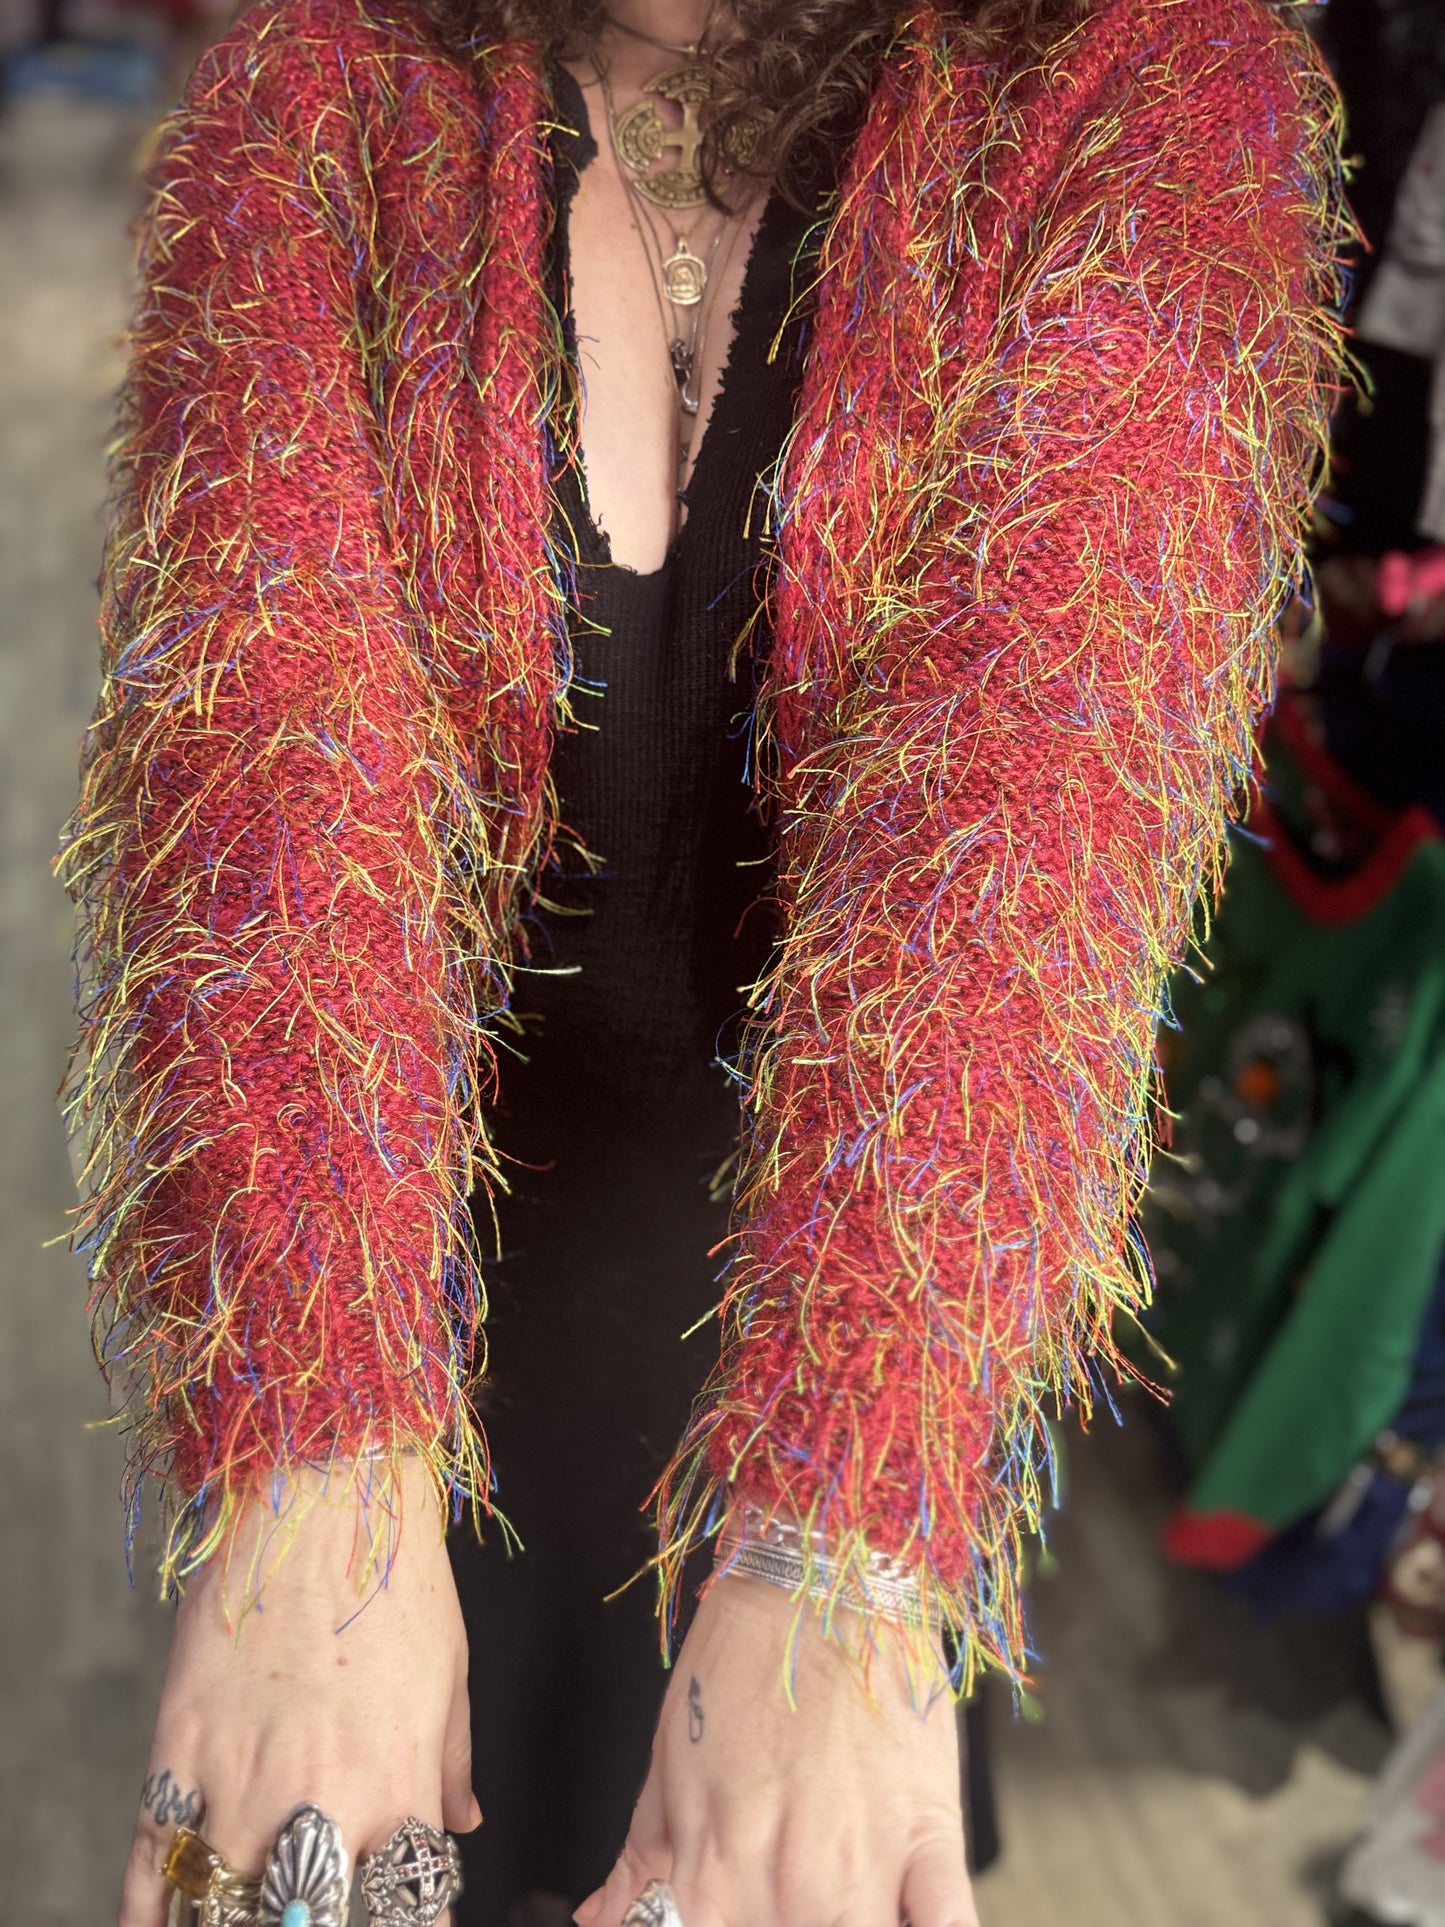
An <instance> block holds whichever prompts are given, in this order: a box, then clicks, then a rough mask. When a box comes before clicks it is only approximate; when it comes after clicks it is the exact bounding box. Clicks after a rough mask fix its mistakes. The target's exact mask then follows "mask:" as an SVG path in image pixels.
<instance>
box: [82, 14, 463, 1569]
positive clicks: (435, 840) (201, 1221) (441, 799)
mask: <svg viewBox="0 0 1445 1927" xmlns="http://www.w3.org/2000/svg"><path fill="white" fill-rule="evenodd" d="M303 15H304V9H298V8H291V9H289V11H288V10H285V9H277V8H275V7H267V6H262V7H258V8H256V9H253V10H252V13H251V14H250V15H249V16H248V18H247V21H246V22H244V23H243V24H242V26H240V27H238V28H237V29H235V30H233V32H232V33H231V34H230V35H228V36H227V37H226V38H225V39H224V40H223V41H222V42H221V43H220V45H219V46H218V47H217V48H216V49H215V50H213V52H212V53H210V54H209V55H208V56H207V57H206V58H205V59H204V60H203V61H202V63H201V65H200V67H199V69H198V70H197V73H196V75H195V77H194V78H193V80H192V82H191V84H190V87H189V90H188V93H187V96H186V99H185V102H184V104H183V105H182V107H181V108H180V109H179V110H178V111H177V112H176V113H175V114H174V115H173V116H172V118H171V119H170V121H169V122H168V124H167V127H166V129H165V131H164V135H163V139H162V143H161V146H160V150H159V152H158V154H157V157H156V159H155V160H154V161H153V163H152V165H151V168H150V171H149V178H148V199H147V205H146V208H145V211H144V213H143V215H142V217H141V219H140V222H139V228H138V234H139V242H140V249H139V265H140V291H139V295H138V299H137V303H136V307H135V310H134V318H133V323H132V327H131V330H130V335H129V364H128V365H129V373H128V377H127V379H126V382H125V385H124V389H123V394H122V399H121V407H120V415H119V425H118V431H117V434H116V437H115V443H114V465H113V499H112V512H111V516H110V522H109V528H108V542H107V550H106V555H105V560H104V567H103V573H102V616H101V630H102V654H103V686H102V693H101V697H100V700H99V704H98V708H97V711H96V714H95V716H94V719H93V723H92V726H91V728H90V731H89V734H88V737H87V741H86V745H85V749H84V758H83V790H82V795H81V799H80V802H79V805H78V807H77V810H76V812H75V814H74V816H73V819H72V821H71V822H70V824H69V825H68V826H67V832H66V839H65V846H64V849H63V854H62V859H61V865H62V874H63V876H64V878H65V880H66V882H67V885H68V887H69V889H70V890H71V892H72V894H73V895H74V897H75V898H76V900H77V902H78V905H79V907H80V914H81V926H82V949H81V971H80V1003H81V1018H82V1035H81V1041H80V1045H79V1048H78V1051H77V1054H76V1057H75V1060H74V1064H73V1067H72V1072H71V1075H70V1078H69V1081H68V1087H67V1097H68V1107H69V1115H70V1118H71V1121H72V1123H73V1125H74V1126H75V1128H76V1129H77V1130H78V1131H79V1132H80V1133H81V1134H82V1137H83V1140H84V1147H85V1148H84V1157H85V1165H86V1172H85V1193H86V1197H85V1203H84V1206H83V1217H82V1220H81V1226H80V1230H79V1232H78V1234H77V1242H78V1244H79V1246H80V1248H81V1249H82V1250H83V1251H84V1252H85V1253H86V1254H87V1257H88V1260H89V1266H90V1272H91V1277H92V1280H93V1285H94V1293H93V1300H92V1309H93V1314H94V1324H95V1333H96V1340H97V1347H98V1350H99V1353H100V1356H101V1359H102V1362H103V1364H104V1365H105V1366H106V1367H107V1369H108V1370H109V1372H110V1373H112V1374H113V1375H114V1378H115V1380H116V1381H117V1382H118V1388H119V1390H120V1392H121V1395H122V1399H123V1406H124V1420H125V1424H126V1428H127V1431H128V1434H129V1439H130V1447H131V1456H130V1465H129V1488H128V1489H129V1495H130V1499H131V1502H132V1507H133V1509H134V1506H135V1504H136V1502H137V1501H138V1499H139V1495H140V1493H141V1491H142V1489H143V1482H144V1481H145V1479H146V1477H147V1475H153V1476H154V1477H155V1478H156V1479H158V1480H159V1481H160V1482H161V1484H162V1486H163V1487H164V1489H165V1492H166V1494H167V1497H168V1499H169V1502H170V1503H169V1529H168V1537H167V1539H166V1543H165V1547H164V1553H163V1558H162V1566H163V1573H164V1577H165V1579H166V1580H168V1581H169V1580H174V1579H176V1578H183V1577H184V1575H185V1573H186V1572H187V1571H188V1570H189V1569H190V1568H191V1567H192V1566H193V1565H194V1564H196V1563H197V1562H198V1561H199V1560H200V1559H202V1558H204V1557H205V1556H207V1554H208V1552H209V1551H210V1550H211V1549H213V1548H214V1546H215V1545H216V1544H217V1543H218V1540H219V1535H220V1534H221V1533H222V1532H223V1531H224V1529H225V1527H226V1525H227V1524H228V1523H229V1521H230V1519H231V1518H232V1517H233V1516H234V1511H235V1506H236V1501H237V1499H238V1497H239V1496H240V1495H241V1494H242V1493H243V1492H245V1491H247V1490H249V1489H251V1488H254V1487H255V1486H257V1485H258V1484H260V1483H262V1482H264V1481H265V1480H266V1478H267V1477H268V1475H269V1474H271V1473H272V1472H273V1471H274V1470H275V1469H277V1468H287V1467H291V1466H294V1465H296V1464H297V1463H299V1462H303V1461H306V1462H317V1463H320V1464H322V1465H332V1464H334V1463H335V1462H336V1460H337V1458H338V1455H339V1457H340V1458H341V1459H343V1460H346V1461H348V1462H350V1461H351V1460H352V1459H353V1458H356V1459H360V1460H363V1461H364V1466H363V1469H364V1476H365V1478H366V1481H367V1484H368V1488H369V1490H370V1491H371V1492H372V1493H373V1495H382V1496H384V1494H385V1492H386V1490H387V1487H388V1478H387V1473H388V1468H389V1467H390V1466H391V1465H392V1462H393V1460H394V1455H395V1454H397V1453H400V1452H407V1453H420V1454H422V1455H423V1456H424V1457H425V1459H426V1460H427V1461H428V1462H429V1463H430V1464H431V1466H432V1467H433V1469H434V1470H435V1472H436V1474H437V1476H438V1479H439V1481H440V1482H441V1483H442V1484H445V1485H450V1486H452V1487H453V1488H454V1489H456V1490H471V1491H476V1492H480V1493H482V1494H485V1477H484V1467H483V1460H482V1447H481V1442H480V1438H479V1435H478V1432H477V1429H476V1426H475V1422H474V1419H473V1417H472V1415H471V1414H470V1413H469V1410H468V1408H467V1404H466V1400H465V1396H464V1393H463V1389H462V1387H463V1380H464V1374H465V1370H466V1364H467V1353H468V1348H469V1346H470V1344H471V1341H472V1335H473V1326H474V1323H475V1320H476V1316H477V1311H478V1296H477V1291H476V1286H475V1282H474V1279H473V1277H472V1275H471V1273H470V1271H469V1270H468V1269H467V1259H466V1256H465V1250H464V1245H465V1241H464V1239H463V1238H462V1237H461V1236H460V1235H459V1232H458V1227H459V1225H460V1223H461V1216H462V1212H463V1209H464V1200H465V1196H466V1192H467V1189H468V1160H469V1156H470V1152H469V1149H468V1144H467V1142H466V1140H465V1137H464V1134H463V1131H462V1126H461V1123H460V1118H461V1115H462V1108H463V1107H462V1104H461V1101H460V1100H461V1098H462V1097H464V1096H465V1089H464V1075H463V1063H464V1058H463V1051H462V1048H461V1046H460V1044H459V1042H458V1040H459V1039H460V1038H462V1037H463V1036H464V1034H465V1031H466V1025H467V1021H468V1019H467V1017H466V1016H465V1014H464V1012H465V1009H466V1004H467V1000H466V995H465V990H466V986H465V983H464V981H463V979H464V971H463V968H462V964H461V962H460V960H459V955H458V939H457V936H456V933H455V931H452V930H450V929H449V928H448V923H447V902H446V898H445V895H444V887H443V874H444V854H445V853H444V850H443V848H442V844H443V842H444V840H445V835H446V826H447V822H448V798H447V796H446V794H445V792H444V776H443V773H442V763H443V758H442V757H441V756H440V755H439V754H438V747H437V746H438V744H439V742H442V741H444V735H443V731H444V724H443V722H442V721H441V719H440V718H439V717H438V715H437V713H436V698H435V696H434V695H433V694H432V693H431V692H430V691H429V690H428V688H427V686H426V679H425V677H424V675H423V674H422V673H421V672H420V671H419V669H418V667H417V659H418V653H419V652H418V651H417V650H416V649H415V648H414V646H413V644H414V638H413V636H412V634H411V626H410V625H411V618H410V615H409V612H408V604H407V599H406V596H405V594H404V593H403V588H402V584H401V582H400V580H399V576H398V570H397V566H396V561H395V555H394V550H393V543H392V541H391V539H390V537H389V533H388V526H387V516H386V513H385V511H384V502H385V491H384V488H383V485H382V473H381V468H380V465H379V457H378V454H377V445H378V436H377V427H376V420H375V416H374V412H373V410H372V408H371V407H370V405H369V400H368V391H367V384H366V380H365V377H364V372H363V362H362V356H361V352H360V349H359V346H358V341H359V336H360V333H361V328H362V317H361V315H360V314H359V313H358V294H357V287H356V285H355V283H354V281H353V274H354V272H355V264H356V250H355V249H354V248H353V247H351V246H349V245H348V243H347V240H346V237H345V235H344V233H343V232H342V231H341V229H340V222H341V218H342V216H341V205H342V204H341V201H340V199H339V197H336V196H335V194H334V191H333V190H334V187H335V172H336V170H337V169H338V168H340V167H342V166H343V165H344V160H343V157H342V156H341V155H340V154H339V153H338V152H337V151H336V145H335V144H336V143H337V142H339V141H341V140H343V139H344V129H342V128H340V127H338V126H331V127H330V131H329V134H328V139H327V140H326V141H320V140H318V139H316V138H315V135H314V131H313V130H314V127H315V125H316V124H317V122H318V118H321V117H324V109H325V100H324V98H321V97H319V96H318V92H317V73H318V66H319V64H320V63H321V62H323V61H324V59H325V57H326V53H327V48H326V45H325V43H324V41H322V40H320V39H319V38H318V39H317V40H316V42H315V43H314V44H312V45H310V46H307V45H306V44H304V36H303V35H301V34H298V33H291V34H288V32H287V28H288V24H289V26H290V27H291V28H294V27H295V26H296V23H297V21H298V19H301V18H302V17H303ZM334 118H335V119H337V120H339V119H340V116H336V117H334Z"/></svg>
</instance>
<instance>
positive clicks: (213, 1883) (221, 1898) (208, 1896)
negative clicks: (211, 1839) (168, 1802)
mask: <svg viewBox="0 0 1445 1927" xmlns="http://www.w3.org/2000/svg"><path fill="white" fill-rule="evenodd" d="M161 1873H162V1875H163V1876H164V1877H165V1879H166V1880H168V1881H169V1882H170V1884H171V1885H172V1886H173V1887H175V1888H177V1889H178V1890H179V1892H180V1893H181V1894H183V1895H184V1896H185V1898H186V1899H187V1900H188V1901H189V1902H190V1903H191V1905H190V1908H189V1909H188V1910H187V1911H188V1913H189V1916H190V1919H191V1920H192V1921H194V1922H195V1923H196V1927H254V1922H255V1919H256V1904H257V1902H258V1900H259V1899H260V1896H261V1883H260V1882H259V1881H258V1880H250V1879H247V1877H246V1876H245V1875H244V1874H239V1873H237V1872H236V1871H235V1870H234V1869H233V1868H231V1867H228V1866H227V1865H226V1863H225V1861H224V1860H223V1859H222V1858H221V1856H220V1854H218V1853H217V1852H216V1850H215V1848H214V1847H213V1846H211V1845H210V1844H209V1843H208V1842H207V1841H206V1840H204V1839H203V1838H202V1837H201V1835H200V1834H199V1833H197V1832H196V1831H195V1830H194V1829H193V1828H191V1827H181V1828H179V1829H178V1830H177V1833H176V1837H175V1839H174V1840H172V1842H171V1844H170V1847H169V1848H168V1849H167V1852H166V1857H165V1860H164V1862H163V1864H162V1866H161Z"/></svg>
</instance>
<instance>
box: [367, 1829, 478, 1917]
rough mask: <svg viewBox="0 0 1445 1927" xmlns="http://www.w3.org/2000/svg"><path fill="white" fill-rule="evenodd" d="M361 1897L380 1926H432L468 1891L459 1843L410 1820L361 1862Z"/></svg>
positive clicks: (438, 1830)
mask: <svg viewBox="0 0 1445 1927" xmlns="http://www.w3.org/2000/svg"><path fill="white" fill-rule="evenodd" d="M359 1871H360V1875H361V1897H362V1899H363V1900H364V1901H365V1902H366V1913H367V1918H368V1919H369V1920H370V1921H372V1922H373V1923H374V1927H432V1922H433V1921H434V1920H436V1919H437V1918H438V1916H439V1915H441V1914H442V1913H444V1912H445V1911H446V1909H447V1908H448V1907H450V1906H451V1904H452V1902H453V1901H454V1900H456V1899H457V1898H458V1896H459V1895H460V1893H461V1891H462V1857H461V1855H460V1853H458V1851H457V1843H456V1841H455V1840H453V1838H452V1836H451V1835H450V1834H449V1833H443V1832H442V1831H441V1829H440V1828H439V1827H430V1826H428V1825H427V1823H426V1821H425V1820H418V1819H416V1818H414V1817H409V1818H407V1819H405V1820H403V1821H402V1823H401V1825H400V1826H399V1827H398V1828H397V1830H396V1832H395V1833H394V1834H392V1836H391V1838H390V1839H389V1840H386V1841H384V1842H383V1843H382V1845H381V1846H379V1847H378V1848H377V1850H376V1852H375V1853H368V1854H364V1855H363V1856H362V1859H361V1862H360V1868H359Z"/></svg>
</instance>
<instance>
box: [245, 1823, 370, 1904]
mask: <svg viewBox="0 0 1445 1927" xmlns="http://www.w3.org/2000/svg"><path fill="white" fill-rule="evenodd" d="M350 1897H351V1872H350V1867H349V1865H348V1862H347V1858H346V1849H345V1847H343V1846H342V1844H341V1829H340V1827H338V1826H337V1824H336V1822H335V1821H334V1820H332V1819H329V1818H328V1817H327V1815H326V1814H324V1813H323V1812H322V1811H321V1809H320V1807H313V1806H305V1807H297V1809H296V1811H295V1812H294V1813H293V1814H292V1815H291V1817H290V1819H289V1820H287V1822H286V1823H285V1825H284V1826H283V1827H282V1828H281V1831H280V1832H279V1833H278V1834H277V1835H276V1844H275V1846H274V1847H272V1849H271V1851H270V1853H269V1855H268V1856H267V1859H266V1871H265V1872H264V1873H263V1874H262V1876H261V1897H260V1900H259V1902H258V1904H257V1907H256V1923H257V1927H346V1921H347V1914H348V1912H349V1902H350Z"/></svg>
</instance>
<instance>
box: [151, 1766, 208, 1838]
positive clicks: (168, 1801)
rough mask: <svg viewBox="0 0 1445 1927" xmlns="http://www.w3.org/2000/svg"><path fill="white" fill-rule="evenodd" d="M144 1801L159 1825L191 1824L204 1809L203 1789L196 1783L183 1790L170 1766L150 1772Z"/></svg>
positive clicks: (185, 1825)
mask: <svg viewBox="0 0 1445 1927" xmlns="http://www.w3.org/2000/svg"><path fill="white" fill-rule="evenodd" d="M140 1803H141V1805H142V1807H144V1808H145V1810H146V1811H147V1812H148V1813H149V1814H150V1816H151V1818H152V1819H153V1820H154V1821H155V1823H156V1825H157V1826H158V1827H189V1826H191V1825H192V1824H193V1823H194V1821H195V1818H196V1815H197V1814H198V1813H199V1812H200V1810H201V1790H200V1788H199V1787H192V1788H191V1790H190V1791H189V1792H188V1793H187V1792H185V1791H183V1790H182V1788H181V1786H180V1783H179V1782H178V1781H176V1780H174V1779H173V1778H172V1777H171V1770H170V1768H169V1767H168V1766H167V1767H163V1768H162V1769H161V1771H160V1772H159V1773H148V1774H147V1775H146V1779H145V1785H144V1786H143V1787H142V1788H141V1790H140Z"/></svg>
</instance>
